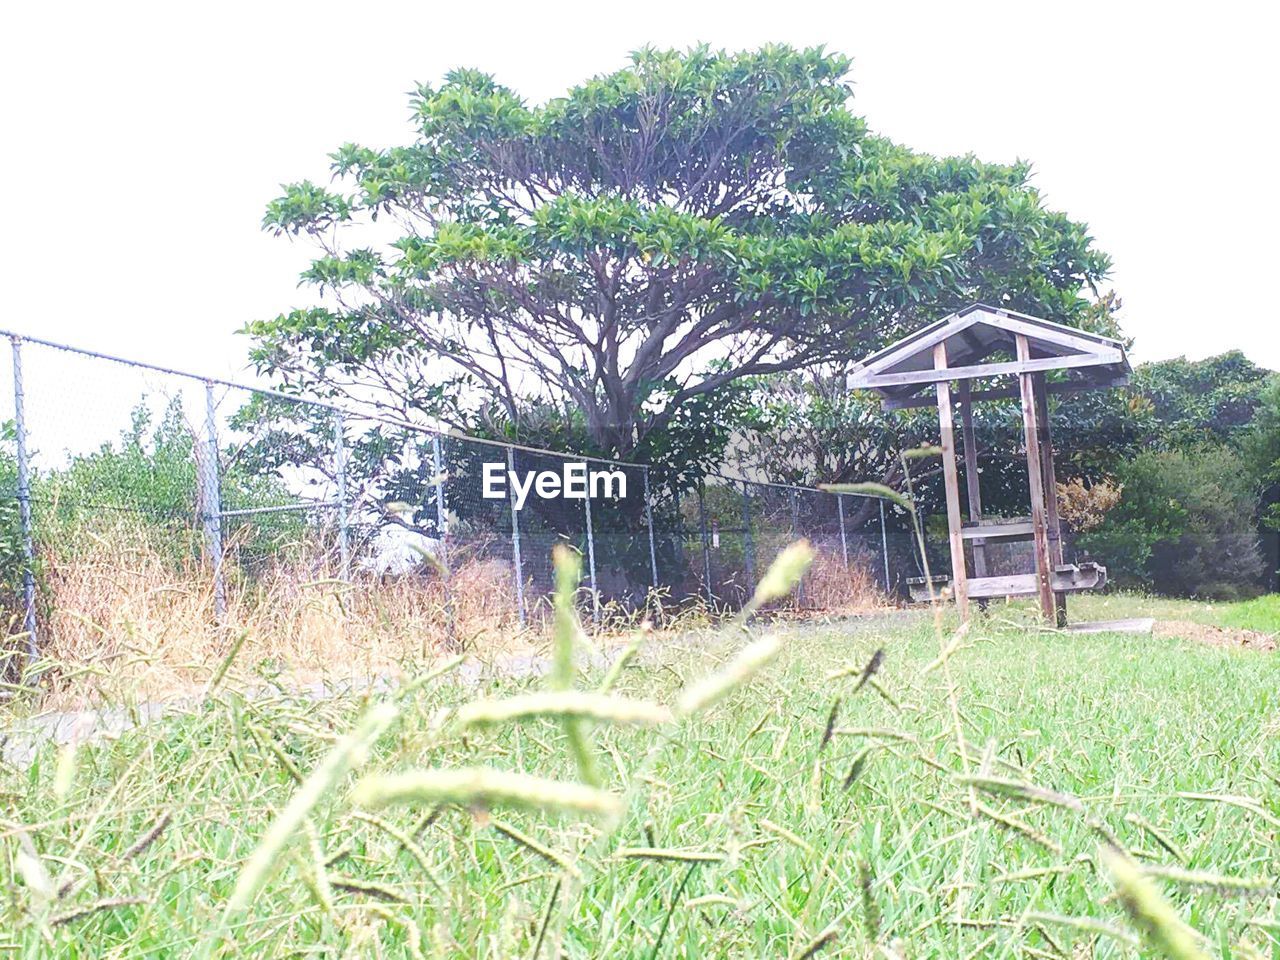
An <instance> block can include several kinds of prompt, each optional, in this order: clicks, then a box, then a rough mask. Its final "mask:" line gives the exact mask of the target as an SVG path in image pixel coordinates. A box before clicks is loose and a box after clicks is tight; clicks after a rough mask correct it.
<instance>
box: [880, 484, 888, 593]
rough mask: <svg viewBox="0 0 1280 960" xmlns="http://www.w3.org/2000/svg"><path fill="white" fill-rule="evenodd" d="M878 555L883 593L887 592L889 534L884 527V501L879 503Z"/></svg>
mask: <svg viewBox="0 0 1280 960" xmlns="http://www.w3.org/2000/svg"><path fill="white" fill-rule="evenodd" d="M880 554H881V556H883V557H884V592H885V593H888V592H889V534H888V533H887V532H886V531H885V526H884V501H883V500H881V501H880Z"/></svg>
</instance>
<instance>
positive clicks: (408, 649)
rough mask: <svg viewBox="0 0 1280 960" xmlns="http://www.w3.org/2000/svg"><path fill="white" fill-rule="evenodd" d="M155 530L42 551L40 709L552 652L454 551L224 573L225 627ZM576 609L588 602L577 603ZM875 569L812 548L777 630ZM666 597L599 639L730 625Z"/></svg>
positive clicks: (202, 576) (849, 596) (612, 622)
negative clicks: (439, 659)
mask: <svg viewBox="0 0 1280 960" xmlns="http://www.w3.org/2000/svg"><path fill="white" fill-rule="evenodd" d="M162 537H163V534H162V532H158V531H157V529H156V528H155V527H147V526H145V525H131V524H129V523H127V522H121V523H119V524H118V525H115V526H113V527H111V528H108V529H101V528H99V529H98V530H96V531H94V532H93V534H92V535H86V536H77V537H75V538H74V542H73V543H67V544H62V545H58V544H48V545H46V546H45V547H44V548H43V550H42V557H43V562H44V568H43V575H42V584H43V590H42V607H43V610H44V611H45V614H44V615H43V616H42V618H41V620H42V632H41V638H40V640H41V648H42V662H41V665H40V677H39V686H40V691H41V696H40V704H39V705H40V707H41V708H44V709H69V708H77V709H78V708H82V707H84V706H92V705H97V704H102V703H113V702H120V701H129V702H138V701H144V700H165V699H171V698H175V697H177V698H181V697H188V696H191V695H194V694H198V693H199V692H200V691H201V690H202V688H203V687H204V685H205V684H206V683H208V681H209V678H210V676H211V675H212V674H213V672H214V671H215V670H216V669H217V667H218V665H219V664H220V663H221V662H222V660H223V659H224V658H225V657H226V655H227V653H228V652H229V651H230V650H231V649H232V648H233V647H236V648H237V649H236V654H235V660H236V663H237V665H239V666H240V667H243V668H247V669H250V670H252V671H253V672H254V673H255V674H264V675H266V676H269V677H276V678H277V679H278V680H279V681H280V682H281V683H283V684H285V685H288V686H297V685H300V684H304V683H312V682H315V681H317V680H323V681H325V682H326V683H330V684H333V683H340V682H343V681H355V682H362V681H367V680H369V679H370V678H372V677H378V676H397V675H399V674H400V673H401V672H402V670H401V665H402V664H404V663H406V662H421V661H423V660H424V659H429V658H431V657H433V656H436V655H439V654H452V653H457V652H464V651H465V652H469V653H478V654H481V655H484V656H486V657H489V656H501V655H504V654H512V653H527V652H530V651H531V650H532V649H534V648H538V647H541V646H542V645H543V644H544V643H545V639H546V634H547V631H546V627H547V622H546V621H547V620H548V617H549V614H550V605H549V602H548V601H549V598H542V599H540V600H539V599H534V598H533V597H532V595H531V594H530V590H531V589H532V588H531V587H530V588H528V589H526V595H527V596H528V597H529V601H530V603H529V606H530V609H529V625H528V628H527V629H524V628H521V625H520V623H519V620H518V617H517V615H516V611H515V606H514V600H513V589H512V582H511V576H512V571H511V566H510V564H508V563H506V562H504V561H503V560H498V559H491V558H490V559H486V558H484V557H483V556H480V555H479V554H480V548H473V549H470V550H468V549H466V548H455V549H454V550H453V551H452V553H451V556H450V567H451V573H450V574H449V575H448V576H447V577H443V576H441V574H440V573H439V572H437V571H433V570H431V569H430V565H429V564H426V565H424V566H425V567H427V569H426V571H425V572H423V573H420V574H413V575H405V576H397V577H377V576H374V575H372V574H365V575H361V576H358V577H357V578H356V579H355V580H354V581H353V582H344V581H342V580H340V579H339V578H338V577H337V575H336V574H337V571H336V568H335V564H334V563H333V562H332V558H327V557H325V555H324V551H323V550H321V549H319V548H317V547H315V546H314V545H308V544H300V545H295V546H294V547H292V548H290V549H287V550H284V551H282V552H281V553H280V555H279V558H278V559H277V560H275V561H274V562H273V563H272V564H270V565H268V566H267V567H266V568H265V569H261V570H259V571H258V572H257V574H256V575H255V576H253V577H247V576H245V575H244V574H243V571H242V569H241V568H240V567H239V566H238V565H237V564H234V563H230V562H229V563H228V566H227V580H228V588H227V614H226V617H225V619H224V621H223V623H222V624H218V623H217V622H216V620H215V617H214V603H213V587H212V578H211V576H210V572H209V569H208V567H207V565H206V564H205V563H204V561H203V560H202V559H201V558H199V557H197V556H194V555H188V556H185V557H180V556H177V555H178V554H180V551H178V550H175V548H174V544H173V542H172V540H164V539H162ZM580 603H581V604H582V605H583V606H584V607H589V599H588V598H587V597H586V596H585V595H584V596H582V597H581V598H580ZM885 603H886V601H885V598H884V596H883V595H882V594H881V593H880V591H879V589H878V587H877V585H876V583H875V579H874V574H873V572H872V569H871V564H870V562H863V560H862V559H859V558H851V562H850V564H849V565H848V567H846V566H845V564H844V561H843V556H842V554H841V551H840V548H839V545H838V544H836V545H835V549H834V551H832V550H831V549H829V545H828V549H819V551H818V554H817V558H816V560H815V561H814V564H813V566H812V568H811V569H810V571H809V573H808V575H807V576H806V578H805V581H804V588H803V593H802V594H801V595H800V596H799V597H792V598H790V599H788V600H786V601H784V602H783V604H782V605H781V606H776V607H775V608H774V609H773V613H774V615H775V616H784V617H785V616H788V615H795V614H801V613H802V614H804V615H806V616H811V615H813V614H827V615H842V614H848V613H860V612H866V611H870V610H875V609H882V608H883V607H884V606H885ZM733 612H734V611H731V610H723V611H722V610H712V609H710V608H708V607H707V606H706V605H705V604H701V603H699V602H697V601H693V602H689V603H685V604H679V605H676V604H671V603H669V602H668V601H667V598H666V597H665V596H663V595H662V594H661V593H659V594H656V595H654V596H653V597H652V598H651V602H650V603H649V604H648V606H647V608H646V609H639V610H635V609H627V608H623V607H621V606H619V605H616V604H604V605H603V606H602V610H601V620H600V623H599V625H598V631H599V632H600V633H602V634H605V635H613V634H617V635H619V636H621V635H622V633H623V632H624V631H627V630H629V629H633V628H635V627H636V626H638V624H639V623H640V622H641V621H643V620H645V619H649V618H653V619H656V620H657V621H658V622H659V623H660V625H661V627H662V628H663V631H664V632H668V633H676V632H681V631H686V630H689V629H691V628H694V627H700V626H706V625H708V624H710V623H714V622H716V621H718V620H719V619H721V617H723V616H725V615H728V614H731V613H733Z"/></svg>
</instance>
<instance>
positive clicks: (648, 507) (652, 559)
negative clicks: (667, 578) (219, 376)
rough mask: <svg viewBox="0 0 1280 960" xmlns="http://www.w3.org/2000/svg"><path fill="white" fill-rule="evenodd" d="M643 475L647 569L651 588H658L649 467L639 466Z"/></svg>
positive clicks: (656, 552)
mask: <svg viewBox="0 0 1280 960" xmlns="http://www.w3.org/2000/svg"><path fill="white" fill-rule="evenodd" d="M641 472H642V473H643V475H644V522H645V525H646V526H647V527H648V528H649V569H650V570H651V571H652V572H653V589H655V590H657V589H658V551H657V550H656V549H655V547H654V544H653V501H652V500H651V499H650V498H649V468H648V467H641Z"/></svg>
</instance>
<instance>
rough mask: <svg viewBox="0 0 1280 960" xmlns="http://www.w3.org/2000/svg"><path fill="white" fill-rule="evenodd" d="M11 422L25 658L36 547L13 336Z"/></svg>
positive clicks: (17, 343) (31, 642) (32, 616)
mask: <svg viewBox="0 0 1280 960" xmlns="http://www.w3.org/2000/svg"><path fill="white" fill-rule="evenodd" d="M12 342H13V422H14V428H15V432H16V434H17V437H16V443H17V455H18V491H17V492H18V521H19V523H20V524H21V525H22V618H23V619H22V624H23V630H25V631H26V634H27V659H28V661H29V663H34V662H35V660H36V657H37V656H38V655H39V646H38V644H37V643H36V549H35V537H34V534H33V531H32V525H31V464H30V461H29V460H28V459H27V416H26V393H25V391H24V389H23V385H22V339H21V338H20V337H13V338H12Z"/></svg>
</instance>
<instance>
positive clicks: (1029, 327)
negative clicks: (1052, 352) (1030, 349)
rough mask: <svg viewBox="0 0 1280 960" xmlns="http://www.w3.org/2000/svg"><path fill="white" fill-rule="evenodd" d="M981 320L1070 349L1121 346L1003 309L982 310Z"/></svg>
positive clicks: (1085, 349) (1082, 331) (1098, 337)
mask: <svg viewBox="0 0 1280 960" xmlns="http://www.w3.org/2000/svg"><path fill="white" fill-rule="evenodd" d="M979 312H980V313H981V314H982V322H983V323H986V324H988V325H989V326H992V327H996V328H998V329H1000V330H1004V331H1006V332H1007V333H1012V334H1015V335H1016V334H1019V333H1021V334H1025V335H1026V336H1027V337H1028V338H1030V339H1032V340H1039V341H1041V342H1043V343H1052V344H1054V345H1056V346H1061V347H1067V348H1070V349H1072V350H1081V351H1091V350H1096V349H1097V348H1098V347H1107V348H1116V347H1120V346H1123V345H1122V344H1121V343H1120V341H1118V340H1113V339H1111V338H1110V337H1103V336H1100V335H1097V334H1091V333H1087V332H1086V331H1084V330H1077V329H1076V328H1074V327H1064V326H1063V325H1062V324H1059V323H1054V322H1053V321H1051V320H1037V319H1036V318H1031V320H1024V319H1022V318H1021V317H1019V316H1016V315H1014V314H1011V313H1007V312H1005V311H1003V310H983V311H979Z"/></svg>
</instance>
